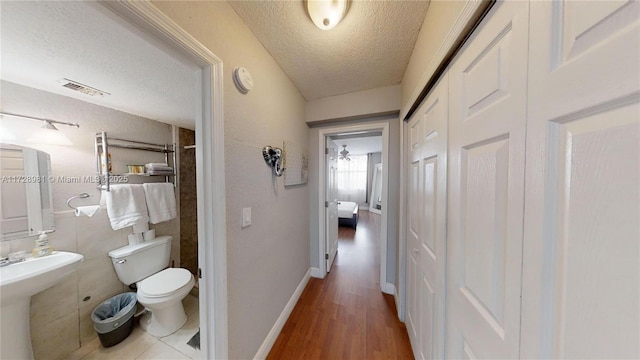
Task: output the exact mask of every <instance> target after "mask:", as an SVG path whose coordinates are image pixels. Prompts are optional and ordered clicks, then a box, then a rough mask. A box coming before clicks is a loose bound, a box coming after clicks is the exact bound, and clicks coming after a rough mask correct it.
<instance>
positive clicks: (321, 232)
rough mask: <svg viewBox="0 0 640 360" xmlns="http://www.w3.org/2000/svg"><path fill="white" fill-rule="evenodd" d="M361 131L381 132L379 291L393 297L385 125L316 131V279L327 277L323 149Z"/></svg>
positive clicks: (351, 126) (324, 160) (387, 155)
mask: <svg viewBox="0 0 640 360" xmlns="http://www.w3.org/2000/svg"><path fill="white" fill-rule="evenodd" d="M360 131H382V163H383V166H382V202H383V204H386V205H385V206H383V207H382V215H381V216H382V219H381V226H380V290H382V292H384V293H386V294H393V293H394V288H395V287H394V285H393V284H389V283H387V227H388V221H389V220H388V219H389V215H388V208H389V206H388V204H389V198H388V196H389V195H388V194H389V191H388V186H389V171H388V170H389V165H388V164H389V123H388V122H370V123H363V124H358V125H343V126H333V127H328V128H320V129H318V207H319V208H318V214H319V215H320V221H319V222H318V244H319V251H318V264H320V267H319V270H320V271H319V272H320V273H319V274H317V275H319V276H318V277H320V278H322V279H323V278H324V277H325V276H326V275H327V263H326V261H325V258H324V256H325V253H326V244H327V237H326V236H327V235H326V231H325V228H326V226H327V218H326V211H325V207H324V202H325V198H326V191H327V187H326V158H325V153H324V149H325V146H326V138H327V137H329V136H332V135H338V134H341V133H349V132H360Z"/></svg>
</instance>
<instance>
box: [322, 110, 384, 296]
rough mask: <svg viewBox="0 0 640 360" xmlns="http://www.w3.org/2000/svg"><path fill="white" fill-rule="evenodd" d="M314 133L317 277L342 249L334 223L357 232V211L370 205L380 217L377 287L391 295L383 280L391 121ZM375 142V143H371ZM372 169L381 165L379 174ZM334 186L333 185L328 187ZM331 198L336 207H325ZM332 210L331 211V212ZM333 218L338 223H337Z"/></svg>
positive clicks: (360, 211) (373, 214)
mask: <svg viewBox="0 0 640 360" xmlns="http://www.w3.org/2000/svg"><path fill="white" fill-rule="evenodd" d="M318 136H319V139H318V144H319V145H320V147H321V149H320V151H319V154H320V158H319V159H318V160H319V162H318V164H319V179H318V180H319V181H318V185H319V191H318V194H319V196H320V199H319V200H320V207H321V209H319V210H320V211H319V215H320V221H319V229H318V230H319V234H320V237H319V238H320V241H319V242H318V243H319V254H320V259H319V263H320V264H321V269H320V270H321V272H322V274H321V275H322V276H321V277H324V276H326V274H327V273H328V272H329V270H330V266H329V264H331V263H332V262H333V261H332V260H333V259H334V257H335V256H336V252H337V254H338V255H337V256H339V253H340V249H337V248H336V249H334V247H336V245H337V243H338V242H337V241H336V240H337V239H335V238H334V236H333V235H337V234H338V223H339V224H340V225H341V227H340V229H343V228H344V229H347V228H348V227H351V228H352V229H353V230H355V231H357V223H358V220H359V216H360V214H361V213H362V212H364V211H369V210H370V209H372V208H373V209H377V210H378V211H379V212H378V213H371V214H367V215H370V216H377V217H379V218H380V221H379V223H380V228H379V229H380V234H379V237H378V234H376V238H379V242H380V244H379V245H380V261H379V263H380V278H379V279H380V289H381V290H382V291H383V292H385V293H393V285H390V284H387V277H386V274H387V261H388V259H387V227H388V220H387V219H388V214H387V211H386V206H385V204H386V203H387V198H388V194H387V193H388V191H387V189H388V178H389V175H388V171H387V166H385V164H387V163H388V152H389V150H388V146H389V124H388V123H380V122H378V123H369V124H360V125H346V126H341V127H340V126H338V127H331V128H325V129H321V130H320V131H319V133H318ZM376 142H377V143H378V145H377V146H375V145H373V144H375V143H376ZM329 144H332V145H333V146H328V145H329ZM335 148H337V149H338V153H337V154H336V152H335V150H332V149H335ZM333 157H337V162H336V163H333V161H334V160H333ZM331 164H335V166H336V170H335V173H333V174H332V172H331V171H330V170H329V169H330V165H331ZM376 165H378V166H376ZM376 168H379V169H380V170H379V173H378V174H377V175H375V174H376ZM374 177H377V179H376V180H378V179H379V185H377V186H374V179H373V178H374ZM332 185H334V186H335V189H332ZM333 200H335V201H337V205H338V206H337V207H330V206H329V205H331V204H332V202H333ZM373 200H375V203H374V201H373ZM334 208H335V212H334V211H333V210H332V209H334ZM330 210H331V211H330ZM334 216H335V217H334ZM336 218H337V219H338V221H335V219H336ZM334 227H335V228H334ZM353 230H352V231H353Z"/></svg>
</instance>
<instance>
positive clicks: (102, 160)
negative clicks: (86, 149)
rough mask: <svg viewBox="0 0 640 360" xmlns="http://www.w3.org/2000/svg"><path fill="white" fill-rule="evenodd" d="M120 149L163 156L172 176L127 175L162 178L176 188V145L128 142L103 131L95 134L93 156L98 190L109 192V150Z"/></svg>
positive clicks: (110, 175) (110, 173) (111, 174)
mask: <svg viewBox="0 0 640 360" xmlns="http://www.w3.org/2000/svg"><path fill="white" fill-rule="evenodd" d="M110 147H112V148H122V149H130V150H142V151H152V152H159V153H163V154H164V159H165V162H166V163H167V164H169V159H171V167H172V168H173V174H162V175H148V174H129V175H138V176H164V178H165V182H172V183H173V186H174V187H175V186H176V177H177V176H176V144H154V143H149V142H144V141H137V140H128V139H121V138H115V137H107V133H106V132H105V131H101V132H98V133H96V141H95V154H96V171H97V174H98V177H97V179H98V189H100V190H106V191H109V190H110V185H111V182H112V181H111V180H112V179H111V177H112V176H113V175H114V174H113V173H112V172H111V170H110V169H109V165H108V164H109V163H110V159H109V148H110Z"/></svg>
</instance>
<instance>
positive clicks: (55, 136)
mask: <svg viewBox="0 0 640 360" xmlns="http://www.w3.org/2000/svg"><path fill="white" fill-rule="evenodd" d="M0 116H3V117H4V116H8V117H14V118H19V119H27V120H36V121H43V122H44V124H42V126H41V127H40V128H38V129H36V130H35V131H34V132H33V134H32V135H31V136H30V137H29V138H28V139H27V142H28V143H35V144H44V145H64V146H70V145H73V144H72V143H71V140H69V138H68V137H67V136H66V135H65V134H64V133H62V132H61V131H59V130H58V128H56V127H55V126H54V125H53V124H54V123H55V124H62V125H67V126H74V127H78V128H79V127H80V125H78V124H74V123H69V122H64V121H57V120H49V119H42V118H38V117H33V116H25V115H19V114H13V113H8V112H0Z"/></svg>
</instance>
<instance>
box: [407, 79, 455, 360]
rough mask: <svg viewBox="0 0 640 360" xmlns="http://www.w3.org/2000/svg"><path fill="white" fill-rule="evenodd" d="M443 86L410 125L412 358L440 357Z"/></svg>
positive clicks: (442, 83)
mask: <svg viewBox="0 0 640 360" xmlns="http://www.w3.org/2000/svg"><path fill="white" fill-rule="evenodd" d="M448 85H449V84H448V77H447V75H446V74H445V75H444V76H443V77H442V78H441V79H440V82H439V84H438V85H437V86H436V87H435V88H434V89H433V91H432V92H431V94H430V95H429V96H428V97H427V98H426V99H425V100H424V101H423V103H422V105H421V106H420V108H418V110H417V111H416V113H415V115H414V116H413V119H411V120H410V122H409V129H410V130H409V136H410V141H409V144H410V149H409V154H410V156H411V165H410V169H411V173H410V177H409V178H410V182H411V184H410V187H409V189H410V190H411V193H410V198H411V200H410V207H409V208H410V210H409V212H410V214H409V215H410V216H409V219H410V221H409V228H408V229H407V230H408V234H409V236H410V241H409V242H408V246H409V247H408V249H407V253H408V254H409V256H408V259H409V261H408V266H409V268H408V269H407V272H408V273H410V277H409V280H408V281H407V287H408V288H409V287H411V292H410V300H409V302H410V306H409V307H408V316H407V318H408V319H409V328H410V335H411V343H412V347H413V350H414V356H415V357H416V358H417V359H441V358H443V356H444V343H445V272H446V251H447V246H446V245H447V242H446V239H447V235H446V233H447V231H446V230H447V228H446V216H447V114H448V110H449V109H448V103H447V101H448V100H447V99H448V90H449V89H448Z"/></svg>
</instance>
